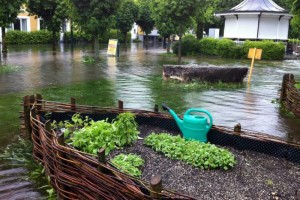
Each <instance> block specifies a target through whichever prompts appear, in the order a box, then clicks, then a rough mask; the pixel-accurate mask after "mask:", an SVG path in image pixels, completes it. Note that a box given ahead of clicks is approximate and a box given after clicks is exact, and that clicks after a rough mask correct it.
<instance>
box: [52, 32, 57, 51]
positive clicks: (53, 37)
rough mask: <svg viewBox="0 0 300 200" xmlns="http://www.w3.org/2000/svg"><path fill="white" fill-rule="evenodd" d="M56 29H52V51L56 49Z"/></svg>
mask: <svg viewBox="0 0 300 200" xmlns="http://www.w3.org/2000/svg"><path fill="white" fill-rule="evenodd" d="M55 35H56V31H54V30H53V31H52V51H56V37H55Z"/></svg>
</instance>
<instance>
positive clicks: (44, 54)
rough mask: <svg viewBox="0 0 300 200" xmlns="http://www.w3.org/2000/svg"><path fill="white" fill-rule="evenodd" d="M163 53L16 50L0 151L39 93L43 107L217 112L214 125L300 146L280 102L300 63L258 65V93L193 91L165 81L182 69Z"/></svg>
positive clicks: (3, 96)
mask: <svg viewBox="0 0 300 200" xmlns="http://www.w3.org/2000/svg"><path fill="white" fill-rule="evenodd" d="M164 52H165V50H164V49H160V48H158V49H149V50H144V49H143V47H142V44H132V45H131V47H128V48H127V49H122V48H121V52H120V57H118V58H115V57H107V56H106V47H102V49H101V52H100V54H101V62H100V63H98V64H85V63H83V62H82V61H83V56H86V55H91V54H90V53H89V47H87V46H78V47H75V49H74V51H70V48H69V47H68V46H63V45H61V46H60V48H59V50H58V51H57V52H55V53H54V52H52V51H51V47H50V46H43V45H39V46H28V45H24V46H10V47H9V54H8V57H7V58H5V59H4V58H1V61H2V63H5V64H8V65H16V66H17V67H12V70H11V72H10V73H2V74H1V73H0V108H1V113H0V147H5V146H6V145H7V144H9V143H11V142H12V141H13V140H14V137H15V136H16V135H18V127H19V119H18V116H19V113H18V112H19V111H20V110H21V106H20V102H21V100H22V97H23V96H25V95H30V94H35V93H40V94H42V95H43V97H44V99H47V100H54V101H63V102H69V99H70V97H75V98H76V100H77V103H80V104H87V105H98V106H116V105H117V101H118V100H123V101H124V107H126V108H138V109H146V110H152V109H153V107H154V105H155V104H158V105H161V103H162V102H165V103H167V104H168V105H169V107H171V108H172V109H174V110H175V111H176V112H177V113H178V114H181V115H182V114H183V113H184V111H185V110H186V109H188V108H191V107H200V108H205V109H207V110H208V111H209V112H211V114H212V116H213V119H214V124H216V125H223V126H230V127H233V126H234V125H235V124H237V123H240V124H241V125H242V128H245V129H250V130H254V131H258V132H263V133H266V134H270V135H275V136H279V137H281V138H283V139H288V140H293V141H298V142H299V141H300V120H299V119H295V118H294V117H291V116H289V115H287V114H286V113H282V112H281V111H280V109H279V104H277V103H274V102H276V99H277V98H279V90H280V86H281V82H282V77H283V75H284V74H285V73H293V74H294V75H295V77H296V79H298V80H300V70H299V67H300V65H299V64H300V63H299V62H300V61H299V60H286V61H257V62H256V64H255V68H254V71H253V77H252V82H251V86H248V85H247V84H246V83H244V84H243V85H241V86H240V87H238V88H235V89H234V88H228V89H224V88H223V89H217V88H208V89H189V88H186V87H185V86H184V84H178V83H177V84H176V83H173V82H171V83H170V82H166V81H164V80H163V79H162V66H163V64H170V63H174V64H176V61H177V58H176V57H169V56H164V55H162V53H164ZM183 61H184V63H187V64H203V63H209V64H212V65H218V66H224V67H248V66H249V65H250V60H225V59H218V58H203V57H191V58H184V59H183Z"/></svg>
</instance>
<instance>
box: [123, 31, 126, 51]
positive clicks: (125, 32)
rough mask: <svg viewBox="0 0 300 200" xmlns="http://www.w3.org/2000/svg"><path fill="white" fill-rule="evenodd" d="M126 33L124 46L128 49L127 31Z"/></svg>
mask: <svg viewBox="0 0 300 200" xmlns="http://www.w3.org/2000/svg"><path fill="white" fill-rule="evenodd" d="M123 35H124V47H125V49H127V32H125V33H123Z"/></svg>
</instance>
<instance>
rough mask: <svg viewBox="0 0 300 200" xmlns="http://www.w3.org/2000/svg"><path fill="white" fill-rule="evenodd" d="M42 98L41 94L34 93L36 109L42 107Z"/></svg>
mask: <svg viewBox="0 0 300 200" xmlns="http://www.w3.org/2000/svg"><path fill="white" fill-rule="evenodd" d="M42 100H43V97H42V95H40V94H36V103H37V109H38V110H41V109H42Z"/></svg>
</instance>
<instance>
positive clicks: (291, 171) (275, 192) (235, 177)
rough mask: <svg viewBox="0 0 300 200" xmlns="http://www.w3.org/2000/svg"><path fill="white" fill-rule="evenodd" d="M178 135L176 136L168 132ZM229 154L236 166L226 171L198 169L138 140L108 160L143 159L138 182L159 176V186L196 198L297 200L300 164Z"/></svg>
mask: <svg viewBox="0 0 300 200" xmlns="http://www.w3.org/2000/svg"><path fill="white" fill-rule="evenodd" d="M139 129H140V133H141V134H140V135H139V136H140V137H142V138H144V137H146V136H147V135H149V134H150V133H152V132H155V133H162V132H166V131H164V130H162V129H159V128H157V127H152V126H146V125H143V126H140V127H139ZM171 134H178V133H171ZM222 148H226V149H228V150H229V151H231V152H232V153H233V154H234V155H235V157H236V159H237V165H236V166H234V168H232V169H230V170H227V171H226V170H222V169H214V170H201V169H198V168H195V167H192V166H190V165H188V164H185V163H184V162H181V161H178V160H172V159H170V158H167V157H165V156H164V155H162V154H161V153H157V152H155V151H154V150H152V149H151V148H149V147H147V146H145V145H144V144H143V140H138V141H137V142H136V143H135V144H134V145H132V146H129V147H126V148H123V149H118V150H114V151H113V152H111V154H110V157H111V158H112V157H114V156H115V155H117V154H120V153H126V154H128V153H134V154H138V155H140V156H141V157H142V158H143V159H144V160H145V165H144V166H143V169H142V170H143V175H142V179H143V180H147V181H150V179H151V177H152V176H154V175H157V174H160V175H161V176H162V182H163V187H164V188H167V189H170V190H174V191H177V192H179V193H182V194H185V195H188V196H191V197H193V198H196V199H205V200H210V199H218V200H219V199H226V200H227V199H234V200H247V199H251V200H252V199H262V200H264V199H266V200H269V199H284V200H285V199H286V200H300V165H299V164H296V163H291V162H289V161H286V160H284V159H279V158H276V157H272V156H269V155H265V154H262V153H258V152H253V151H241V150H237V149H234V148H232V147H222Z"/></svg>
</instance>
